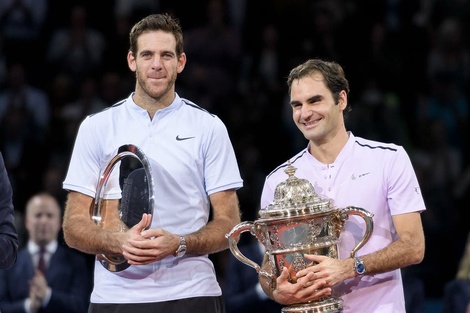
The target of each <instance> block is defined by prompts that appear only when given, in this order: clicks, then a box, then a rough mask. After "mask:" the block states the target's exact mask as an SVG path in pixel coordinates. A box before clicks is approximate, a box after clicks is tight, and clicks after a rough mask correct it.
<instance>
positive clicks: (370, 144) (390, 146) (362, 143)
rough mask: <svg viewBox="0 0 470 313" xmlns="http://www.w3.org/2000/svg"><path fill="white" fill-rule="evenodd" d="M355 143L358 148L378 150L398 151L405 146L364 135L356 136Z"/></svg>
mask: <svg viewBox="0 0 470 313" xmlns="http://www.w3.org/2000/svg"><path fill="white" fill-rule="evenodd" d="M354 145H355V147H356V148H359V149H362V150H364V151H378V152H397V151H399V150H402V149H403V147H402V146H399V145H397V144H394V143H385V142H380V141H375V140H370V139H365V138H362V137H354Z"/></svg>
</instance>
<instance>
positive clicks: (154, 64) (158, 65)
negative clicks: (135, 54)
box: [152, 55, 162, 70]
mask: <svg viewBox="0 0 470 313" xmlns="http://www.w3.org/2000/svg"><path fill="white" fill-rule="evenodd" d="M152 68H153V69H154V70H159V69H161V68H162V58H161V57H160V56H158V55H155V56H154V58H153V62H152Z"/></svg>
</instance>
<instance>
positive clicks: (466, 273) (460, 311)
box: [444, 233, 470, 313]
mask: <svg viewBox="0 0 470 313" xmlns="http://www.w3.org/2000/svg"><path fill="white" fill-rule="evenodd" d="M464 312H467V313H469V312H470V233H469V234H468V237H467V242H466V244H465V250H464V252H463V255H462V258H461V259H460V263H459V268H458V270H457V275H456V276H455V279H453V280H451V281H449V282H447V283H446V285H445V286H444V313H464Z"/></svg>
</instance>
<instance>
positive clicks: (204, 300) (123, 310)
mask: <svg viewBox="0 0 470 313" xmlns="http://www.w3.org/2000/svg"><path fill="white" fill-rule="evenodd" d="M129 312H131V313H132V312H138V313H160V312H161V313H225V305H224V301H223V299H222V296H220V297H198V298H188V299H181V300H172V301H165V302H154V303H124V304H116V303H91V304H90V307H89V308H88V313H129Z"/></svg>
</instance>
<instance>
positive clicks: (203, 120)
mask: <svg viewBox="0 0 470 313" xmlns="http://www.w3.org/2000/svg"><path fill="white" fill-rule="evenodd" d="M125 144H133V145H136V146H137V147H139V148H140V149H142V150H143V152H144V153H145V155H146V156H147V158H148V159H149V163H150V165H151V171H152V176H153V180H154V187H155V190H154V196H155V208H154V214H153V218H152V225H151V228H164V229H165V230H167V231H169V232H172V233H176V234H180V235H185V234H189V233H193V232H195V231H197V230H199V229H200V228H202V227H204V226H205V225H206V223H207V222H208V219H209V214H210V202H209V198H208V196H209V195H211V194H213V193H215V192H218V191H223V190H228V189H238V188H240V187H242V185H243V181H242V179H241V177H240V172H239V169H238V165H237V161H236V158H235V153H234V150H233V147H232V144H231V142H230V139H229V135H228V132H227V129H226V127H225V125H224V124H223V123H222V121H221V120H220V119H219V118H218V117H217V116H215V115H212V114H210V113H209V112H207V111H206V110H204V109H202V108H200V107H199V106H197V105H195V104H194V103H192V102H190V101H188V100H185V99H182V98H180V97H179V96H178V95H176V98H175V100H174V101H173V103H172V104H171V105H170V106H168V107H167V108H164V109H162V110H159V111H157V113H156V114H155V116H154V118H153V119H152V120H150V118H149V115H148V113H147V111H146V110H144V109H142V108H141V107H139V106H137V105H136V104H135V103H134V101H133V100H132V94H131V95H130V96H129V97H128V98H127V99H125V100H123V101H121V102H119V103H117V104H115V105H113V106H112V107H110V108H108V109H106V110H103V111H102V112H100V113H97V114H94V115H91V116H88V117H87V118H85V120H84V121H83V122H82V124H81V126H80V129H79V131H78V135H77V138H76V142H75V147H74V150H73V153H72V157H71V161H70V166H69V170H68V173H67V177H66V179H65V181H64V183H63V187H64V189H66V190H73V191H78V192H81V193H83V194H86V195H89V196H91V197H95V194H96V187H97V184H98V181H99V178H100V175H101V173H102V171H103V170H104V169H105V168H106V166H107V165H108V163H109V161H110V160H111V159H112V158H113V157H114V156H115V155H116V154H117V150H118V148H119V147H120V146H122V145H125ZM110 180H111V179H110ZM109 184H110V186H107V188H108V189H109V190H111V191H112V192H111V193H110V194H108V195H107V196H108V197H109V198H119V197H120V189H119V187H118V186H113V182H109ZM218 295H221V289H220V286H219V285H218V282H217V280H216V275H215V270H214V267H213V264H212V262H211V261H210V260H209V258H208V256H207V255H205V256H190V255H188V256H185V257H183V258H174V257H167V258H165V259H163V260H161V261H159V262H154V263H152V264H149V265H139V266H130V267H129V268H127V269H126V270H124V271H122V272H117V273H113V272H109V271H108V270H106V269H105V268H104V267H103V266H101V264H99V263H98V261H96V263H95V279H94V289H93V293H92V295H91V302H94V303H130V302H132V303H135V302H140V303H144V302H159V301H167V300H174V299H180V298H187V297H196V296H218Z"/></svg>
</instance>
